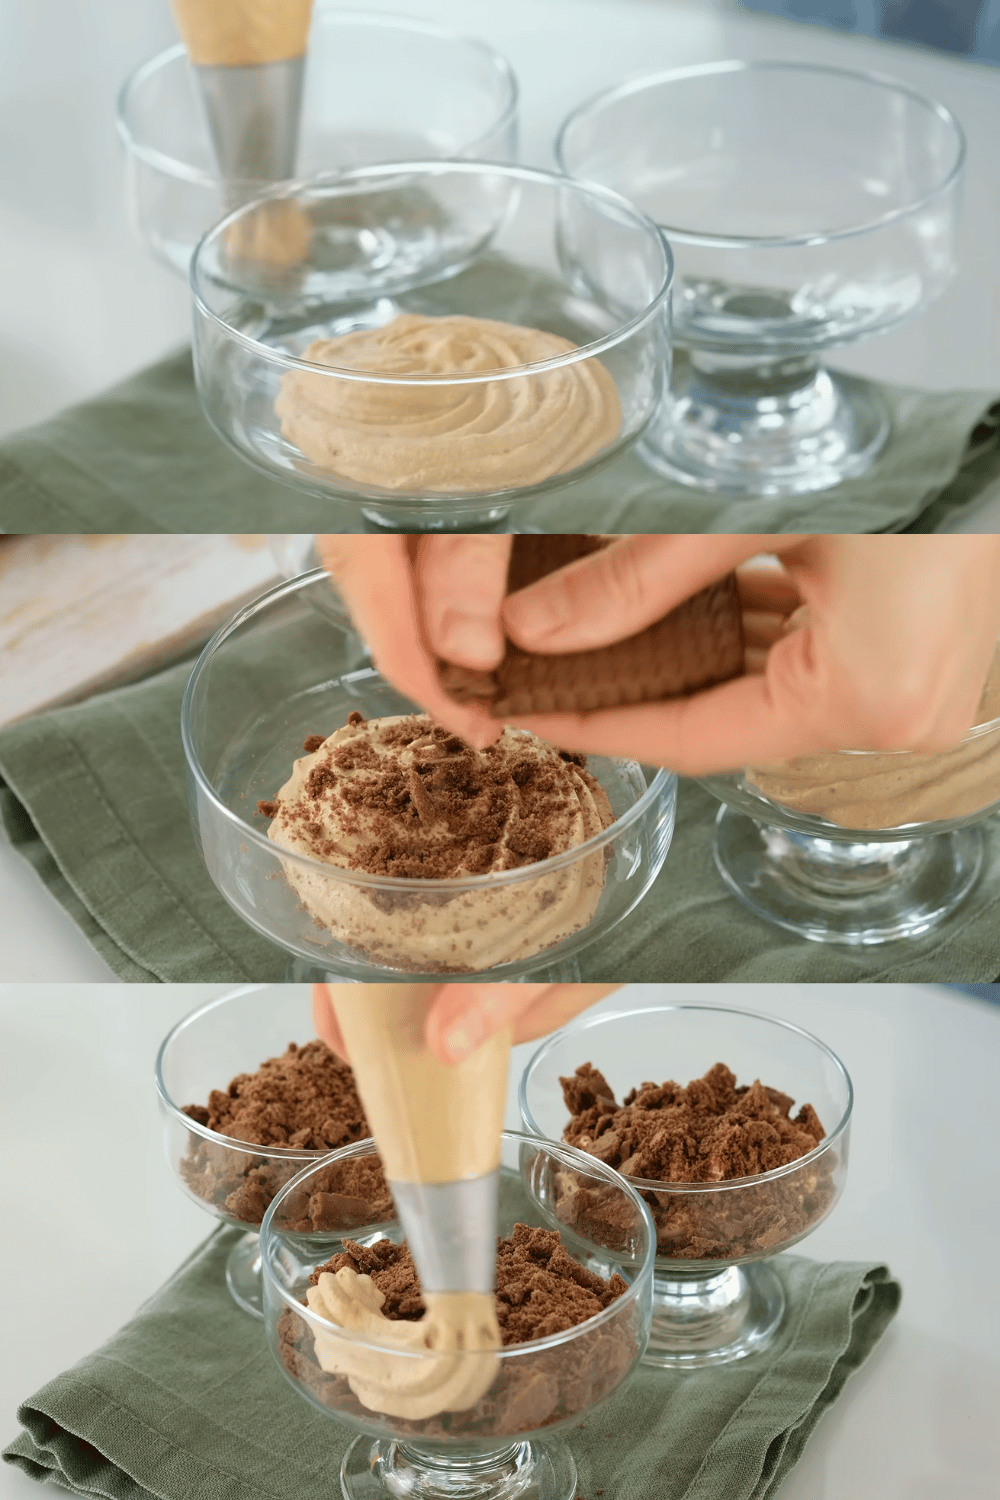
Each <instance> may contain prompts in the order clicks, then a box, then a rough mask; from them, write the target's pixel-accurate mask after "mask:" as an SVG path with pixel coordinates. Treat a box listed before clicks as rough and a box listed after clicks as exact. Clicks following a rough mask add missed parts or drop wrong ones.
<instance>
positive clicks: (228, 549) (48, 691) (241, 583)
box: [0, 534, 278, 725]
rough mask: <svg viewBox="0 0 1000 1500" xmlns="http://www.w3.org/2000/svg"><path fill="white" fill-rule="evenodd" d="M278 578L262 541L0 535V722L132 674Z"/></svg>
mask: <svg viewBox="0 0 1000 1500" xmlns="http://www.w3.org/2000/svg"><path fill="white" fill-rule="evenodd" d="M277 581H278V569H277V566H276V564H275V562H274V559H273V558H272V555H271V551H270V548H269V546H268V539H267V537H266V536H260V535H245V536H240V535H233V536H230V535H227V536H215V535H197V536H195V535H183V534H182V535H174V536H170V535H158V536H131V535H94V536H8V537H5V538H4V544H3V546H2V547H0V725H2V724H9V723H12V722H13V721H14V720H15V719H21V718H25V717H27V715H29V714H33V713H38V712H39V711H40V710H41V709H43V708H51V707H54V706H55V705H56V704H59V703H71V702H73V701H75V700H77V699H80V698H85V697H88V696H89V695H90V694H91V693H94V692H98V691H100V690H102V689H105V688H109V687H113V686H116V685H117V684H119V683H122V682H127V681H128V680H129V679H130V678H134V677H139V676H141V675H142V674H143V673H145V672H148V671H149V670H151V669H152V668H154V667H156V666H157V665H159V664H161V663H164V662H167V661H169V660H170V659H171V658H172V657H176V656H178V655H180V654H181V653H183V652H184V651H186V650H190V649H192V648H193V647H195V646H197V645H199V644H200V643H201V642H203V641H204V640H206V639H207V638H208V637H209V635H211V633H212V631H213V630H215V629H216V628H217V627H218V626H219V625H221V624H222V623H223V622H224V621H225V620H226V619H228V618H229V616H230V615H231V614H232V613H233V612H234V610H236V609H237V608H239V606H240V605H241V604H243V603H245V602H246V600H247V599H250V598H252V597H253V596H254V595H255V594H259V593H261V592H262V591H263V590H264V589H266V588H268V587H269V586H270V585H271V584H272V583H275V582H277Z"/></svg>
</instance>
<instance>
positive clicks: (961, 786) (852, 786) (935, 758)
mask: <svg viewBox="0 0 1000 1500" xmlns="http://www.w3.org/2000/svg"><path fill="white" fill-rule="evenodd" d="M993 724H995V725H996V727H995V728H993V729H990V730H985V731H983V730H981V731H980V733H978V734H977V733H975V732H974V731H973V732H972V733H970V734H968V735H966V736H965V738H964V739H963V740H962V742H961V743H960V744H958V745H956V746H954V748H953V749H950V750H936V751H933V752H932V753H929V754H924V753H920V752H917V751H910V752H905V751H898V752H894V753H887V754H884V753H882V752H879V751H875V752H856V753H855V752H848V751H834V752H831V753H830V754H826V755H802V756H799V757H797V758H796V759H795V760H789V761H785V762H784V763H783V764H781V765H778V766H771V767H767V768H762V769H761V768H754V769H750V770H747V771H746V772H745V773H744V779H745V782H746V785H747V786H748V787H750V788H751V789H752V790H753V791H756V792H759V793H760V794H761V795H762V796H764V797H767V798H769V799H770V800H771V801H772V802H778V803H780V804H781V805H782V807H788V808H791V809H792V810H793V811H795V812H797V813H808V814H811V815H812V816H813V817H817V818H823V819H824V820H825V821H826V822H827V823H836V824H838V825H839V826H840V827H842V828H856V829H859V830H863V829H867V828H879V829H883V828H901V827H907V826H909V825H912V824H915V823H932V822H938V821H942V820H950V819H953V818H967V817H970V816H972V815H974V814H975V813H978V812H982V810H983V809H984V808H987V807H990V806H991V805H992V804H993V803H995V802H1000V650H998V651H997V653H996V655H995V656H994V658H993V664H992V666H991V668H990V674H989V677H988V678H987V681H986V686H985V688H984V689H983V696H982V698H981V700H980V703H979V709H978V711H977V714H976V725H977V726H980V725H993Z"/></svg>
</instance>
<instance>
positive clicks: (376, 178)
mask: <svg viewBox="0 0 1000 1500" xmlns="http://www.w3.org/2000/svg"><path fill="white" fill-rule="evenodd" d="M671 277H672V261H671V258H670V251H669V249H668V248H667V246H666V243H665V241H664V240H663V237H662V235H661V234H660V231H659V230H658V229H657V227H656V225H655V224H654V223H653V222H652V221H651V220H650V219H648V218H647V217H646V216H645V215H644V214H642V213H640V212H639V210H637V209H635V208H633V207H632V205H631V204H629V203H627V202H626V201H625V199H623V198H620V197H619V196H618V195H617V194H615V193H609V192H608V191H607V190H606V189H604V188H601V187H597V186H594V185H591V184H587V183H571V182H568V181H567V180H566V178H564V177H560V176H558V175H556V174H555V173H551V172H542V171H536V170H533V169H530V168H527V167H512V166H504V165H494V164H490V163H486V162H466V161H447V162H443V161H423V162H417V161H409V162H405V161H399V162H395V163H384V164H382V165H380V166H371V167H360V168H357V169H354V170H351V171H345V172H341V173H338V174H331V175H326V176H319V177H314V178H309V179H304V180H302V181H300V182H295V183H289V184H286V185H284V186H283V187H280V188H276V189H275V190H274V191H273V192H271V193H270V194H268V195H267V196H265V197H262V198H260V199H258V200H256V201H254V202H252V203H248V204H246V205H245V206H244V207H242V208H240V209H239V210H237V211H236V212H235V213H232V214H230V215H228V216H227V217H226V218H225V219H223V220H222V221H221V223H219V224H217V225H216V226H215V228H213V229H212V230H211V231H210V232H209V233H208V234H207V235H206V236H205V238H204V239H203V240H202V241H201V243H200V245H199V246H198V249H197V251H196V253H195V256H194V260H193V261H192V268H191V284H192V289H193V295H194V364H195V374H196V377H197V382H198V390H199V394H200V396H201V401H202V405H203V407H204V410H205V413H206V415H207V417H208V420H209V421H210V422H211V424H212V425H213V427H214V428H215V429H216V431H217V432H218V434H219V435H220V437H221V438H222V439H223V440H224V441H225V442H227V443H228V444H229V445H230V446H231V447H233V448H234V449H235V450H236V452H237V453H239V454H240V455H241V456H242V457H243V458H245V459H246V460H247V461H248V462H249V463H251V464H252V465H253V466H254V467H255V468H257V469H260V470H261V471H262V472H264V473H266V474H268V475H269V476H270V477H272V478H274V479H279V480H281V481H282V482H284V483H285V484H289V485H292V486H293V487H295V488H297V489H302V490H305V491H306V492H307V493H309V494H311V495H314V496H316V497H317V499H318V500H320V501H323V500H328V499H330V498H336V499H338V500H340V501H342V502H347V503H350V504H352V505H353V507H354V509H355V512H356V515H357V521H358V529H362V530H363V529H366V528H367V529H372V530H390V531H396V532H398V531H432V530H456V531H475V530H505V529H506V523H507V520H508V517H509V516H510V513H511V511H512V509H513V508H515V507H521V506H522V505H523V504H524V503H525V502H526V501H527V500H529V499H530V498H531V496H532V495H536V494H538V493H540V492H543V491H545V490H547V489H548V488H550V487H551V486H552V485H554V484H563V483H570V482H572V481H573V480H575V479H578V478H580V477H581V476H582V475H583V474H585V473H589V472H591V471H592V470H594V469H596V468H597V467H599V466H600V465H602V464H604V463H606V462H607V461H608V460H610V459H611V458H613V457H614V456H615V455H616V454H617V453H620V452H622V451H623V450H624V449H626V448H628V447H629V446H630V445H631V444H632V443H633V442H634V441H635V440H636V439H637V438H638V437H639V436H640V434H641V433H642V432H643V431H644V429H645V427H646V424H647V423H648V422H649V420H650V418H651V417H652V415H653V413H654V411H655V410H656V409H657V407H658V406H659V404H660V401H661V399H662V396H663V392H664V389H665V385H666V381H667V378H668V375H669V363H670V336H669V334H670V327H669V293H670V284H671ZM456 317H460V318H462V319H465V318H472V319H476V320H478V321H477V322H476V324H474V325H472V324H469V323H465V322H463V323H461V324H454V323H441V322H434V323H431V324H428V323H426V322H414V321H413V319H414V318H417V319H434V320H443V319H448V318H456ZM407 319H409V320H410V321H407ZM484 323H485V324H486V325H494V326H487V327H484ZM498 323H499V324H503V325H506V327H505V328H503V329H497V328H496V327H495V325H496V324H498ZM511 325H514V328H513V329H512V328H511ZM524 330H528V332H527V333H525V331H524ZM348 335H349V336H351V339H350V342H349V343H348V344H347V345H346V346H345V345H344V344H342V343H341V344H337V343H336V342H334V343H331V342H330V341H331V340H334V341H335V340H338V339H341V338H343V337H345V336H348ZM567 346H568V347H567ZM322 514H323V508H322V505H318V506H317V517H319V518H321V517H322ZM321 525H322V521H321V519H320V520H318V522H317V527H318V528H319V527H321Z"/></svg>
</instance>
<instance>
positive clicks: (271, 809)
mask: <svg viewBox="0 0 1000 1500" xmlns="http://www.w3.org/2000/svg"><path fill="white" fill-rule="evenodd" d="M257 811H258V812H259V813H260V815H261V817H262V818H276V817H277V816H278V804H277V802H263V801H261V802H258V803H257Z"/></svg>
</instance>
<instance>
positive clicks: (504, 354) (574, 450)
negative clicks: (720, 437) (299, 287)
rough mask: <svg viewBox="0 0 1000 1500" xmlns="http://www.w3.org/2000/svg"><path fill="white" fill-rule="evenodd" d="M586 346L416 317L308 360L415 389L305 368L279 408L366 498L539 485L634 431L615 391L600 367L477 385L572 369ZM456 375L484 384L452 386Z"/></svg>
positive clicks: (303, 439)
mask: <svg viewBox="0 0 1000 1500" xmlns="http://www.w3.org/2000/svg"><path fill="white" fill-rule="evenodd" d="M575 348H576V346H575V345H574V344H571V343H570V342H569V340H568V339H564V338H561V337H559V335H557V334H554V333H545V332H543V331H542V330H540V329H537V328H522V327H519V326H517V325H515V324H512V323H498V322H495V321H492V320H490V319H488V318H472V317H466V316H464V315H461V316H460V315H453V316H449V317H434V318H431V317H422V316H418V315H416V314H413V313H403V314H401V315H400V316H399V317H396V318H393V319H392V320H391V322H389V323H386V324H384V325H383V326H382V327H380V328H363V329H358V330H356V331H354V332H351V333H345V334H341V335H339V336H338V337H336V338H328V339H316V340H315V341H314V342H313V343H311V344H310V345H309V346H308V348H307V349H305V350H304V351H303V354H302V358H303V359H304V360H306V361H308V362H309V363H310V364H313V365H327V366H329V367H330V368H331V370H336V369H340V370H344V371H348V372H350V373H351V374H352V375H354V376H355V377H357V375H358V374H361V373H364V372H367V373H369V374H371V375H381V376H389V377H392V376H395V377H397V378H398V379H399V380H401V381H402V382H403V383H401V384H396V383H393V382H392V380H391V379H390V380H389V381H388V382H385V383H382V382H379V381H374V380H372V381H368V380H364V379H360V380H359V379H357V378H354V379H344V378H338V377H337V376H336V375H334V374H330V375H325V374H323V373H322V372H319V371H310V370H307V369H297V370H294V371H292V372H291V373H290V374H288V375H286V376H285V377H284V379H283V381H282V386H281V393H280V395H279V396H278V399H277V401H276V402H275V411H276V413H277V415H278V417H279V418H280V421H281V431H282V434H283V436H284V437H285V438H286V439H287V440H288V441H289V442H290V443H294V444H295V446H296V447H297V448H298V449H299V450H300V451H301V452H302V453H304V454H305V455H306V457H307V458H308V459H310V460H311V462H312V463H314V464H316V465H317V467H319V468H322V469H327V470H329V471H331V472H332V473H333V474H335V475H339V476H341V477H342V478H343V479H344V480H346V481H348V482H349V483H350V484H352V485H356V486H359V487H361V488H362V489H365V490H372V489H375V490H385V491H387V492H389V493H397V494H398V493H403V494H412V493H418V494H419V493H425V494H426V493H431V494H442V495H447V494H453V495H466V494H487V493H496V492H502V491H505V490H517V489H526V488H530V487H531V486H533V485H538V484H542V483H544V481H545V480H546V479H550V478H552V477H553V476H554V475H556V474H563V473H566V472H568V471H569V470H570V469H576V468H579V467H580V466H581V465H582V464H585V463H587V462H588V461H589V460H590V459H592V458H594V457H596V455H597V454H598V453H600V452H601V451H602V450H603V449H605V448H607V447H608V446H609V445H610V444H611V443H613V442H614V440H615V439H616V438H617V437H618V435H619V433H620V431H621V426H622V410H621V404H620V402H619V399H618V391H617V388H616V386H615V382H614V380H613V378H612V376H611V375H610V373H609V372H608V371H607V370H606V369H605V368H604V366H603V365H602V364H601V362H600V360H598V359H578V360H573V361H571V362H569V363H566V364H561V365H558V366H557V367H556V368H555V369H550V370H540V371H538V372H537V373H528V372H527V371H525V373H523V374H518V375H511V376H509V377H508V378H506V379H496V380H475V379H474V377H475V376H481V375H483V374H485V373H488V372H489V371H493V370H495V371H496V372H497V373H498V374H501V373H503V372H505V371H508V370H515V369H521V368H522V367H523V366H530V365H535V364H539V363H541V362H544V361H546V360H554V359H562V358H564V357H565V356H566V355H569V354H572V353H573V352H574V350H575ZM420 376H425V377H437V378H438V379H439V380H441V379H443V380H445V382H446V383H444V384H436V383H430V382H429V383H426V384H424V383H421V381H420V379H419V378H415V377H420ZM449 376H451V377H453V378H455V379H457V380H459V381H461V380H462V379H463V378H464V379H465V380H466V381H470V380H471V383H468V384H449V383H447V377H449Z"/></svg>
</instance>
